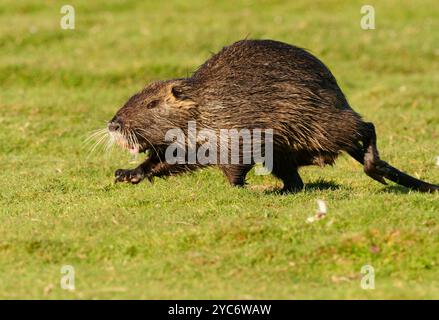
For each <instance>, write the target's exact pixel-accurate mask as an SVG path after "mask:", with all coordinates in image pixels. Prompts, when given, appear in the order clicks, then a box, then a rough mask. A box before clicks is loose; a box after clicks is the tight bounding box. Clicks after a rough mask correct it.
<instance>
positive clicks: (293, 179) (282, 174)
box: [271, 156, 303, 193]
mask: <svg viewBox="0 0 439 320" xmlns="http://www.w3.org/2000/svg"><path fill="white" fill-rule="evenodd" d="M297 170H298V168H297V167H296V166H295V165H294V162H293V161H292V159H289V158H288V157H287V158H285V157H280V156H279V157H275V159H274V162H273V169H272V172H271V173H272V174H273V175H274V176H275V177H277V178H279V179H280V180H282V182H283V184H284V187H283V188H282V192H285V193H289V192H292V193H294V192H299V191H301V190H302V189H303V181H302V178H300V175H299V172H298V171H297Z"/></svg>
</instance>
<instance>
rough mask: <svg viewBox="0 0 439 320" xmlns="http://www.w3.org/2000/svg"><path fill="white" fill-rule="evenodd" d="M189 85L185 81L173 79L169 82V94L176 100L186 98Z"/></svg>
mask: <svg viewBox="0 0 439 320" xmlns="http://www.w3.org/2000/svg"><path fill="white" fill-rule="evenodd" d="M189 92H190V86H189V85H188V84H187V83H185V81H175V82H174V83H172V84H171V94H172V96H173V97H174V98H175V99H177V100H188V99H190V96H189Z"/></svg>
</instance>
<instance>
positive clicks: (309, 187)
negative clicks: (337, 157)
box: [263, 180, 341, 195]
mask: <svg viewBox="0 0 439 320" xmlns="http://www.w3.org/2000/svg"><path fill="white" fill-rule="evenodd" d="M339 189H341V186H340V185H339V184H338V183H336V182H334V181H325V180H317V181H315V182H311V183H306V184H305V188H304V189H303V191H300V192H298V193H299V194H300V193H303V192H314V191H323V190H339ZM263 193H264V194H267V195H273V194H278V195H288V194H294V193H289V192H284V191H282V188H270V189H266V190H264V191H263Z"/></svg>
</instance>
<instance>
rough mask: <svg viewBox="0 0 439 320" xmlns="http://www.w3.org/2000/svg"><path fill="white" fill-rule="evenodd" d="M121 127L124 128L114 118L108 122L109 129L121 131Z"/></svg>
mask: <svg viewBox="0 0 439 320" xmlns="http://www.w3.org/2000/svg"><path fill="white" fill-rule="evenodd" d="M121 129H122V124H121V123H120V122H119V121H118V120H113V121H110V122H108V130H110V131H120V130H121Z"/></svg>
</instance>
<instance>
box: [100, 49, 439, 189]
mask: <svg viewBox="0 0 439 320" xmlns="http://www.w3.org/2000/svg"><path fill="white" fill-rule="evenodd" d="M189 121H196V125H197V128H199V129H201V128H208V129H214V130H219V129H255V128H259V129H261V128H262V129H272V130H273V136H272V142H273V166H272V174H273V175H274V176H276V177H277V178H279V179H281V180H282V181H283V183H284V189H283V190H284V191H288V192H291V191H298V190H301V189H303V186H304V185H303V182H302V179H301V178H300V176H299V173H298V169H299V168H300V167H302V166H307V165H314V164H318V165H324V164H332V163H333V162H334V161H335V159H336V158H337V156H338V155H339V154H340V153H341V152H342V151H346V152H347V153H348V154H350V155H351V156H352V157H353V158H354V159H356V160H357V161H358V162H360V163H361V164H363V165H364V171H365V173H366V174H367V175H369V176H370V177H372V178H373V179H375V180H377V181H379V182H381V183H383V184H386V182H385V180H384V178H387V179H389V180H391V181H394V182H396V183H398V184H401V185H403V186H406V187H408V188H411V189H415V190H419V191H424V192H433V191H438V190H439V186H437V185H433V184H430V183H427V182H424V181H421V180H418V179H416V178H414V177H411V176H409V175H407V174H405V173H402V172H400V171H399V170H397V169H395V168H393V167H392V166H390V165H389V164H387V163H386V162H384V161H382V160H381V159H380V158H379V154H378V150H377V147H376V135H375V128H374V126H373V124H372V123H369V122H365V121H363V120H362V118H361V116H360V115H359V114H357V113H356V112H355V111H353V110H352V109H351V107H350V106H349V104H348V102H347V100H346V98H345V96H344V94H343V92H342V91H341V90H340V88H339V86H338V84H337V81H336V80H335V78H334V76H333V75H332V74H331V72H330V71H329V70H328V68H327V67H326V66H325V65H324V64H323V63H322V62H321V61H320V60H318V59H317V58H316V57H314V56H313V55H312V54H310V53H309V52H307V51H305V50H303V49H301V48H298V47H295V46H292V45H289V44H286V43H281V42H277V41H273V40H242V41H238V42H236V43H234V44H232V45H230V46H227V47H225V48H223V49H222V50H221V51H220V52H219V53H217V54H215V55H213V56H212V57H211V58H210V59H209V60H208V61H206V62H205V63H204V64H203V65H202V66H201V67H199V68H198V70H197V71H196V72H195V73H193V75H192V76H191V77H189V78H182V79H173V80H167V81H158V82H154V83H152V84H150V85H149V86H147V87H146V88H144V89H143V90H142V91H141V92H139V93H137V94H135V95H134V96H133V97H131V98H130V99H129V100H128V102H127V103H126V104H125V105H124V106H123V107H122V108H121V109H120V110H119V111H118V112H117V113H116V115H115V116H114V118H113V119H112V120H111V121H110V122H109V124H108V128H109V132H110V134H112V135H113V137H114V136H116V137H117V140H118V141H119V143H120V144H122V145H123V146H124V147H126V148H127V149H131V150H132V151H135V152H137V151H140V152H143V151H145V150H149V151H150V156H149V157H148V158H147V159H146V160H145V161H144V162H143V163H142V164H141V165H140V166H138V167H137V168H135V169H132V170H122V169H119V170H117V171H116V174H115V175H116V181H117V182H122V181H125V182H131V183H138V182H140V181H141V180H143V179H144V178H148V179H150V180H151V179H152V178H153V177H160V176H168V175H171V174H178V173H182V172H187V171H192V170H195V169H197V168H200V167H203V166H205V164H200V163H192V164H190V163H184V164H178V163H176V164H170V163H168V162H166V161H164V155H165V150H166V148H167V147H168V146H169V144H170V142H166V141H165V135H166V133H167V132H168V130H170V129H173V128H181V129H183V130H184V131H185V132H187V130H188V129H187V128H188V122H189ZM253 165H254V163H247V164H242V163H238V164H218V166H219V168H220V169H221V170H222V171H223V172H224V174H225V176H226V177H227V179H228V180H229V182H230V183H231V184H232V185H234V186H242V185H244V183H245V176H246V174H247V173H248V171H249V170H250V169H251V168H252V166H253Z"/></svg>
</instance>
